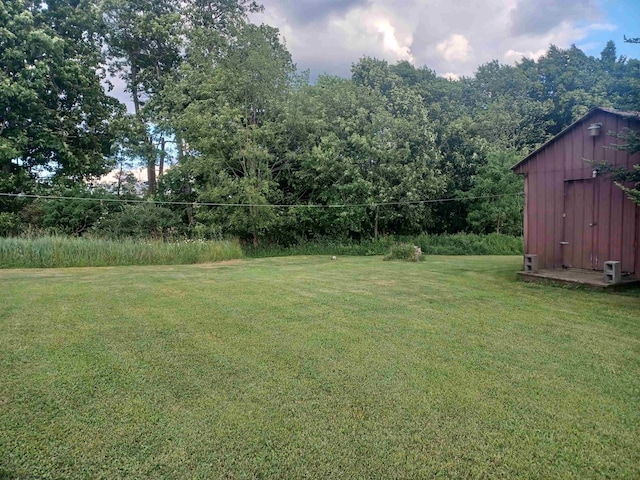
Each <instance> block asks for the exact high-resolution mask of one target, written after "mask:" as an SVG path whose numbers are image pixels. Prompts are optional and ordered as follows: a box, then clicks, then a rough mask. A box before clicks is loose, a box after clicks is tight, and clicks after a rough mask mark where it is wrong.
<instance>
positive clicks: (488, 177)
mask: <svg viewBox="0 0 640 480" xmlns="http://www.w3.org/2000/svg"><path fill="white" fill-rule="evenodd" d="M519 158H520V157H519V156H518V154H517V153H516V152H514V151H503V152H497V153H491V154H489V156H488V157H487V164H486V165H483V166H481V167H479V168H478V173H477V175H475V176H474V177H473V180H472V186H471V189H470V190H469V191H468V192H460V193H459V195H460V196H461V197H463V198H465V197H466V198H469V214H468V216H467V221H468V222H469V226H470V227H471V228H472V230H473V231H475V232H476V233H491V232H495V233H503V234H506V235H521V234H522V214H523V207H524V201H523V193H524V192H523V181H522V179H521V178H520V177H518V176H516V175H514V174H513V172H511V168H510V167H511V166H512V165H514V164H515V163H516V162H517V161H518V160H519Z"/></svg>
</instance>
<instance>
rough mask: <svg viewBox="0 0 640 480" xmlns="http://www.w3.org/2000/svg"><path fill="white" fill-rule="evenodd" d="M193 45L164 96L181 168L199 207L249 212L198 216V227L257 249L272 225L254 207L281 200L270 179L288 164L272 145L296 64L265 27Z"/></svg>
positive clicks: (267, 214) (266, 211)
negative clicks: (214, 228)
mask: <svg viewBox="0 0 640 480" xmlns="http://www.w3.org/2000/svg"><path fill="white" fill-rule="evenodd" d="M197 41H198V42H199V43H196V42H193V43H192V44H191V46H190V48H191V54H190V56H189V57H188V60H187V62H186V63H185V64H183V65H182V67H181V70H180V72H179V76H178V79H177V80H176V81H174V82H172V83H171V84H170V85H168V87H167V89H166V91H165V101H166V102H173V103H172V105H173V108H171V110H172V112H173V120H172V122H173V128H174V129H175V130H177V131H180V132H181V136H182V139H183V140H184V141H185V142H186V144H187V145H188V146H189V149H188V152H185V159H184V162H183V163H184V164H185V165H186V166H187V168H188V171H189V172H190V175H192V176H193V177H194V179H195V181H196V189H197V194H198V199H199V200H201V201H209V202H219V203H241V204H251V205H252V206H249V207H246V208H245V209H238V208H234V209H217V210H215V211H208V212H201V213H200V216H201V218H200V220H202V221H205V222H207V223H210V222H218V223H220V224H222V225H224V227H225V229H226V231H228V232H230V233H234V234H238V235H242V236H250V237H251V238H252V240H253V241H254V242H257V241H258V237H259V236H260V235H261V234H263V233H265V232H266V231H267V230H268V228H269V226H270V224H271V223H272V222H273V220H274V210H273V209H271V208H265V207H261V206H260V205H268V204H270V203H278V202H279V201H280V198H281V192H280V190H279V188H278V184H277V181H276V176H277V175H278V173H279V172H280V171H281V170H282V169H283V168H284V166H285V164H286V158H285V157H284V156H281V155H279V154H280V153H282V152H281V150H282V149H281V148H280V147H279V145H278V143H279V141H280V140H279V136H280V134H281V133H282V128H283V123H282V111H283V104H284V101H285V99H286V96H287V92H288V89H289V87H290V81H291V76H292V74H293V72H294V65H293V63H292V61H291V56H290V54H289V53H288V52H287V50H286V49H285V48H284V46H283V45H282V43H281V42H280V38H279V34H278V31H277V30H276V29H274V28H272V27H268V26H255V25H246V26H245V27H243V28H241V29H240V30H238V31H237V32H236V34H235V37H234V38H232V39H228V38H224V37H223V36H221V35H218V36H216V35H210V36H208V37H206V38H205V37H200V38H198V39H197ZM181 99H189V101H184V102H182V101H181ZM202 217H207V218H202Z"/></svg>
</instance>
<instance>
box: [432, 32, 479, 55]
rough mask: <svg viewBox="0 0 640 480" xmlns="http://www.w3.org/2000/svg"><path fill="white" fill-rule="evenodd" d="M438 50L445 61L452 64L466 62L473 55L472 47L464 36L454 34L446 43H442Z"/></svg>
mask: <svg viewBox="0 0 640 480" xmlns="http://www.w3.org/2000/svg"><path fill="white" fill-rule="evenodd" d="M436 49H437V50H438V52H440V53H441V54H442V56H443V58H444V59H445V60H448V61H450V62H464V61H466V60H468V59H469V55H471V45H469V40H467V39H466V37H465V36H464V35H460V34H459V33H454V34H453V35H451V36H450V37H449V38H447V39H446V40H445V41H443V42H440V43H439V44H438V45H437V46H436Z"/></svg>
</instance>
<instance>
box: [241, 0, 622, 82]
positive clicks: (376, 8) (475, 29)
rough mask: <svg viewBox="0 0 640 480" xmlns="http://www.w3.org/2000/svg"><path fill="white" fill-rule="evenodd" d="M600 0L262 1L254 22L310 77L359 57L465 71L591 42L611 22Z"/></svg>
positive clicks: (344, 70) (341, 71) (346, 68)
mask: <svg viewBox="0 0 640 480" xmlns="http://www.w3.org/2000/svg"><path fill="white" fill-rule="evenodd" d="M605 1H608V0H483V1H482V2H478V1H477V0H455V1H454V0H344V1H339V0H326V1H321V0H301V1H296V0H263V3H264V4H265V12H264V14H261V15H259V16H256V17H255V18H254V21H257V22H265V23H268V24H270V25H273V26H275V27H278V28H279V29H280V31H281V33H282V35H283V37H284V38H285V39H286V42H287V48H288V49H289V51H290V52H291V54H292V55H293V58H294V61H295V62H296V63H297V64H298V67H299V68H301V69H309V70H310V71H311V77H312V78H315V77H316V76H317V75H318V74H322V73H329V74H334V75H341V76H347V75H348V74H349V72H350V67H351V64H352V63H354V62H357V61H358V60H359V59H360V58H361V57H362V56H372V57H376V58H380V59H384V60H387V61H389V62H391V63H395V62H397V61H399V60H408V61H410V62H412V63H413V64H414V65H415V66H416V67H422V66H427V67H429V68H430V69H433V70H435V71H436V72H437V73H438V74H441V75H446V74H455V75H457V76H462V75H472V74H473V72H474V71H475V70H476V69H477V68H478V66H479V65H481V64H484V63H486V62H489V61H491V60H499V61H500V62H502V63H513V62H515V61H519V60H521V59H522V57H528V58H537V57H539V56H540V55H542V54H543V53H544V52H545V51H546V50H547V49H548V48H549V45H550V44H554V45H557V46H559V47H562V48H566V47H569V46H570V45H571V44H573V43H575V44H585V42H590V41H591V42H592V43H593V41H592V40H591V38H592V37H591V34H592V33H593V32H595V31H596V30H611V29H614V28H615V26H613V25H610V24H608V23H606V18H604V13H603V7H604V2H605ZM603 22H605V23H603ZM605 41H606V40H605ZM602 48H604V43H603V44H602V45H601V46H597V45H594V46H593V49H594V50H598V49H602Z"/></svg>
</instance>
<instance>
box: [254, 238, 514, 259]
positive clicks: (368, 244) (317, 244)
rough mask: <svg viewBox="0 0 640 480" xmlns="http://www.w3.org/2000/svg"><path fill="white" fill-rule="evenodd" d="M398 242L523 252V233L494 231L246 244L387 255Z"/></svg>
mask: <svg viewBox="0 0 640 480" xmlns="http://www.w3.org/2000/svg"><path fill="white" fill-rule="evenodd" d="M398 243H406V244H410V245H416V246H418V247H420V248H421V249H422V253H423V254H425V255H521V254H522V252H523V244H522V237H510V236H508V235H500V234H496V233H492V234H489V235H476V234H471V233H458V234H455V235H419V236H413V237H412V236H386V237H380V238H378V239H370V240H361V241H356V240H353V241H313V242H312V241H309V242H301V243H298V244H296V245H291V246H281V245H259V246H258V247H254V246H253V245H247V246H244V247H243V250H244V253H245V254H246V255H247V256H249V257H277V256H288V255H354V256H368V255H386V254H388V253H389V250H390V249H391V247H392V246H394V245H396V244H398Z"/></svg>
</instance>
